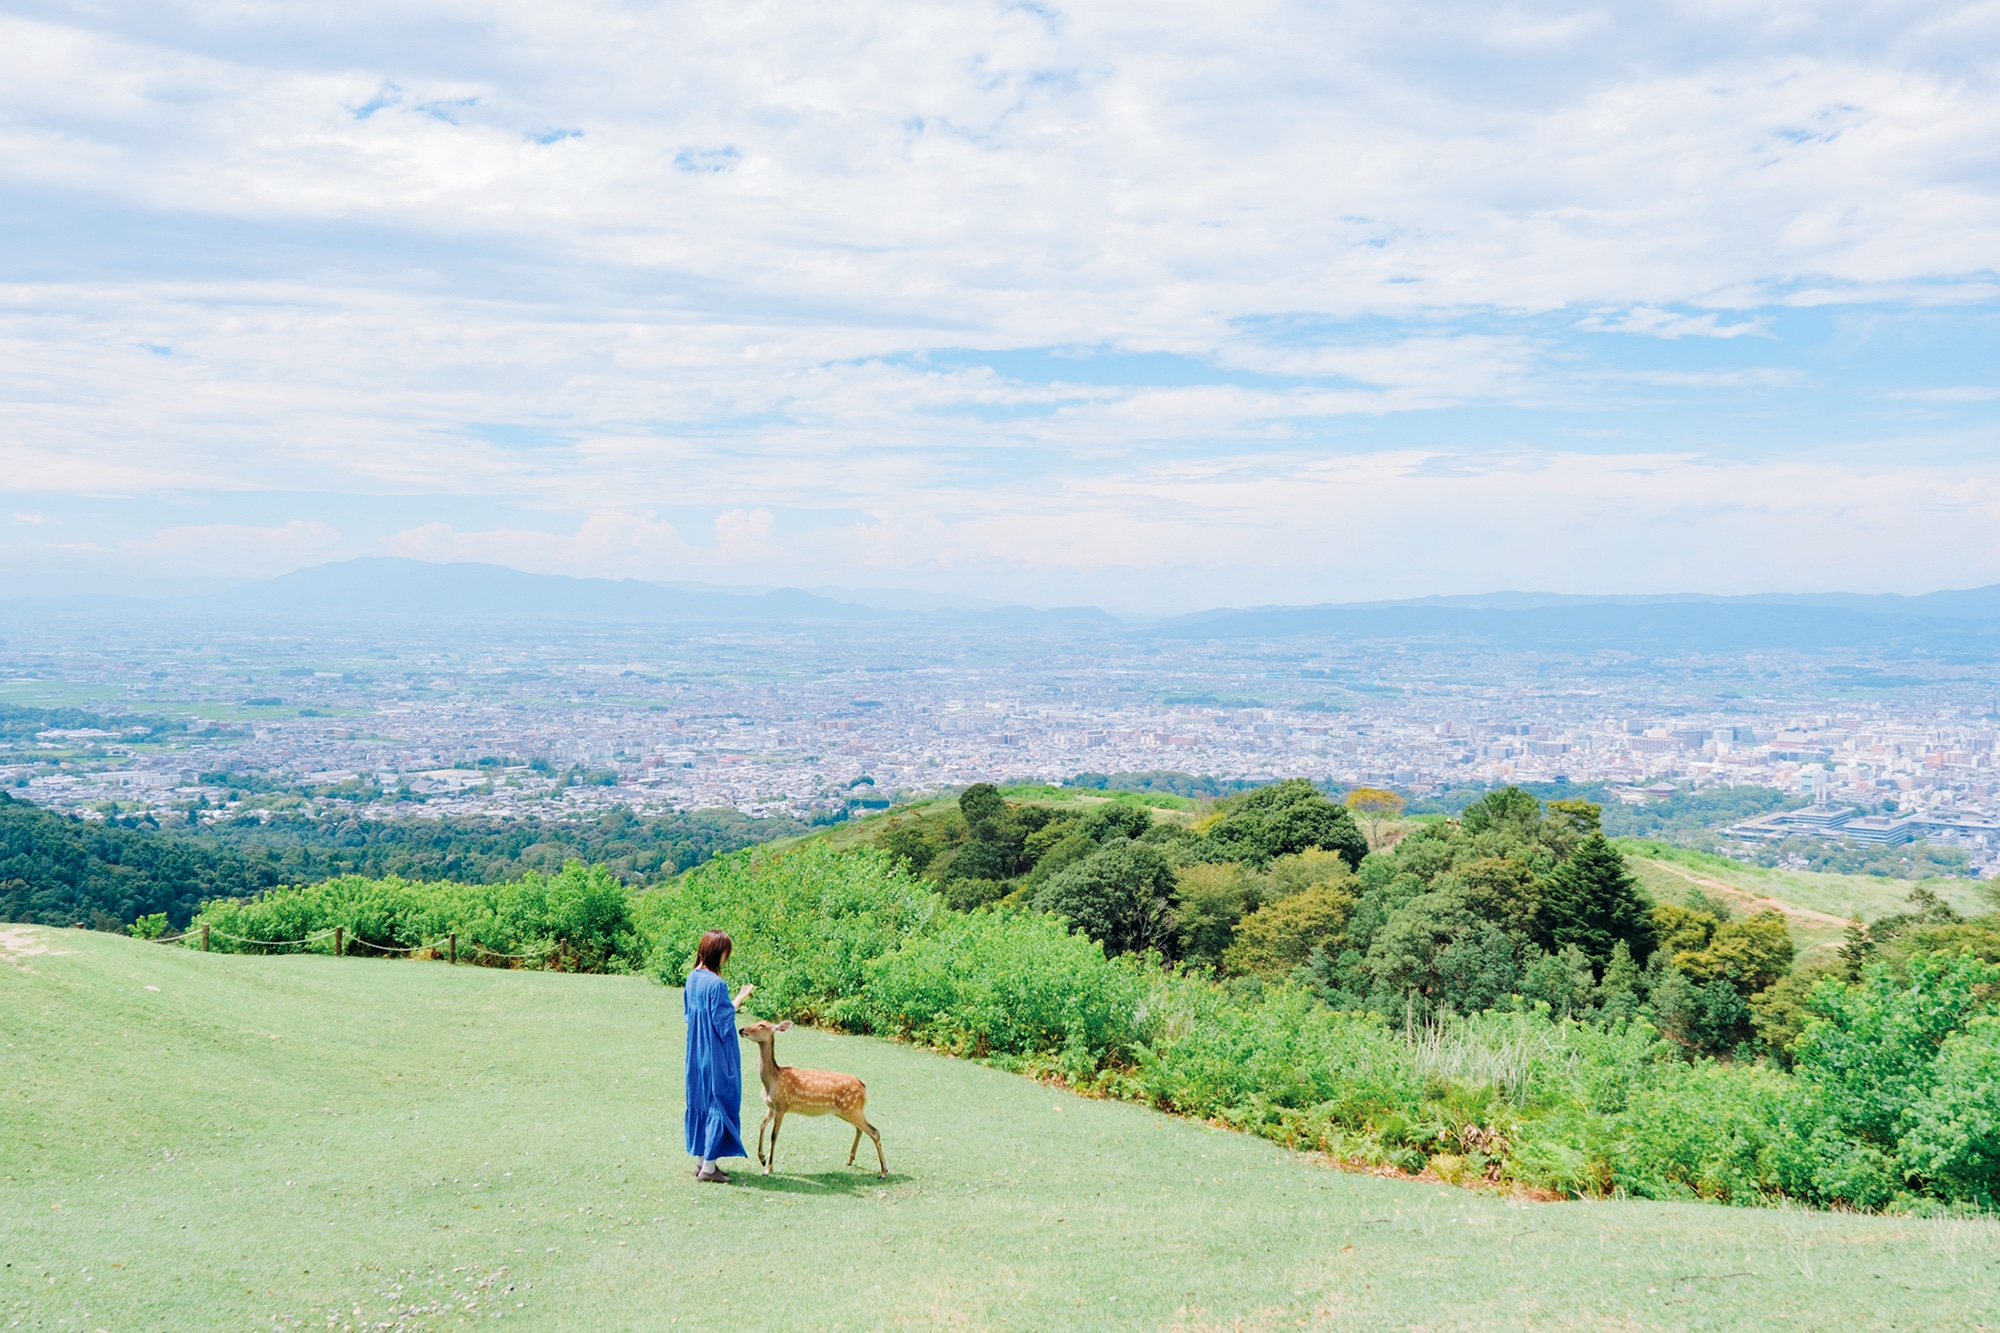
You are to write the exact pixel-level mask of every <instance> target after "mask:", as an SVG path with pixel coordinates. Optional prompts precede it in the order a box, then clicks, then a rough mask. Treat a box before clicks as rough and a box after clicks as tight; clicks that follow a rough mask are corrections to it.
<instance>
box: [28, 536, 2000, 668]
mask: <svg viewBox="0 0 2000 1333" xmlns="http://www.w3.org/2000/svg"><path fill="white" fill-rule="evenodd" d="M843 594H844V595H843ZM850 598H851V599H852V600H850ZM5 605H6V606H8V607H9V608H10V611H11V612H13V613H16V614H21V615H33V614H35V613H36V612H41V613H44V614H76V615H89V614H104V613H114V612H125V613H143V611H144V610H145V609H148V608H150V609H153V610H156V611H158V610H170V611H171V613H172V614H174V615H176V616H177V617H195V618H220V619H232V620H234V619H242V618H251V619H256V620H275V621H296V620H300V619H309V620H329V619H330V620H349V619H357V618H374V619H395V620H406V619H413V618H420V619H424V620H429V621H440V622H447V623H449V622H452V621H457V620H466V619H477V620H482V621H490V620H508V619H517V618H518V619H532V620H538V621H632V622H650V623H662V622H664V623H742V624H767V625H781V624H793V625H809V624H826V625H832V624H847V625H853V626H857V627H860V626H866V625H869V624H884V625H888V624H896V623H901V624H912V623H915V624H928V625H933V626H940V627H946V626H953V625H957V626H963V627H965V628H967V629H975V628H985V629H996V630H1024V631H1034V630H1040V631H1051V630H1062V631H1066V632H1078V631H1084V632H1100V633H1102V632H1113V633H1118V634H1120V635H1123V636H1136V637H1142V638H1152V637H1163V638H1176V639H1234V640H1246V639H1270V638H1291V637H1302V636H1311V637H1334V638H1346V639H1358V640H1389V639H1409V640H1430V641H1438V642H1464V643H1484V644H1491V645H1494V646H1496V647H1510V648H1517V647H1546V648H1551V649H1557V650H1565V651H1593V650H1602V649H1606V648H1629V649H1633V650H1636V651H1645V652H1659V651H1663V650H1664V651H1681V652H1687V651H1696V652H1699V651H1716V652H1723V651H1754V650H1757V649H1763V648H1803V649H1826V648H1839V647H1861V646H1888V645H1897V644H1900V645H1903V646H1906V647H1909V648H1912V649H1916V650H1920V651H1942V652H1957V651H1965V652H1972V653H1975V654H1979V655H1990V654H1992V653H1993V652H1994V651H1995V650H1996V649H2000V584H1995V585H1992V586H1989V587H1984V588H1971V589H1966V590H1963V591H1951V592H1934V593H1926V594H1924V595H1922V596H1917V597H1904V596H1899V595H1896V594H1864V593H1838V592H1835V593H1807V594H1791V593H1763V594H1750V595H1746V596H1732V597H1725V596H1711V595H1704V594H1683V595H1667V596H1625V597H1618V596H1611V597H1591V596H1574V595H1566V594H1560V593H1532V592H1495V593H1485V594H1479V595H1475V596H1460V597H1422V598H1414V599H1410V600H1406V601H1393V602H1348V603H1325V604H1321V605H1317V606H1260V607H1250V608H1234V607H1231V608H1221V609H1217V610H1212V611H1201V612H1196V613H1194V614H1191V615H1183V616H1174V617H1171V618H1167V619H1161V620H1153V621H1144V622H1141V621H1130V620H1120V619H1119V618H1117V617H1115V616H1112V615H1110V614H1108V613H1107V612H1105V611H1103V610H1100V609H1099V608H1097V607H1094V606H1082V607H1059V608H1054V609H1047V610H1040V609H1036V608H1032V607H1027V606H1009V605H999V604H995V603H990V602H984V603H982V602H979V601H977V600H976V599H972V598H958V599H953V598H948V597H935V596H930V595H926V594H915V593H901V592H894V591H884V590H880V589H873V590H867V591H865V592H856V593H846V592H845V590H841V589H831V588H825V589H820V590H816V591H811V592H808V591H804V590H801V589H798V588H777V589H772V590H769V591H755V590H746V589H729V588H717V587H712V586H704V585H699V584H683V585H678V586H676V585H670V584H664V583H649V582H645V581H642V580H638V579H588V578H571V577H568V576H566V575H560V574H529V573H524V572H522V571H520V570H517V569H509V568H506V567H504V566H501V565H490V564H473V563H460V564H433V563H430V562H428V561H422V560H406V559H400V558H396V557H386V556H385V557H371V558H364V559H357V560H345V561H341V562H339V563H336V564H327V565H317V566H314V567H312V568H309V569H301V570H296V571H294V572H292V573H289V574H283V575H280V576H279V577H277V578H273V579H266V580H262V581H259V582H255V583H248V584H244V585H241V586H239V587H235V588H231V589H228V590H225V591H221V592H210V593H204V594H201V595H199V596H188V597H177V598H171V599H150V600H149V599H137V598H122V599H114V598H34V599H18V600H16V601H13V602H10V603H6V604H5Z"/></svg>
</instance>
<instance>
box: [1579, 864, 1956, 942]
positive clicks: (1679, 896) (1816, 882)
mask: <svg viewBox="0 0 2000 1333" xmlns="http://www.w3.org/2000/svg"><path fill="white" fill-rule="evenodd" d="M1618 848H1619V850H1620V851H1622V852H1623V853H1624V854H1625V858H1626V862H1627V864H1629V865H1630V866H1631V868H1632V871H1633V873H1634V874H1635V875H1637V876H1638V877H1639V882H1640V883H1641V884H1642V885H1644V886H1645V888H1646V891H1647V892H1648V893H1649V894H1651V895H1652V896H1653V898H1654V899H1656V900H1658V901H1661V902H1672V903H1679V902H1685V901H1686V899H1687V895H1688V890H1690V889H1700V890H1701V891H1702V892H1703V893H1704V894H1706V895H1708V896H1709V897H1711V898H1716V899H1720V900H1721V901H1723V902H1725V903H1727V904H1728V905H1729V907H1730V909H1731V910H1732V911H1734V912H1735V913H1736V914H1737V915H1739V916H1744V915H1748V914H1749V913H1751V912H1762V911H1778V912H1783V913H1784V914H1785V917H1786V919H1787V920H1788V921H1789V922H1790V924H1791V928H1792V939H1793V942H1794V943H1796V944H1797V945H1798V946H1799V950H1800V960H1801V961H1802V962H1808V963H1810V962H1814V961H1817V960H1818V959H1820V958H1823V957H1825V956H1826V954H1827V953H1828V952H1830V951H1831V950H1834V949H1837V948H1839V947H1840V942H1841V940H1842V939H1843V938H1844V936H1845V934H1846V930H1847V923H1848V922H1849V921H1851V920H1859V921H1874V920H1876V919H1878V918H1880V917H1884V916H1889V915H1891V914H1893V913H1897V912H1904V911H1908V910H1909V905H1910V903H1909V898H1910V891H1911V890H1912V889H1916V888H1923V889H1927V890H1929V891H1930V892H1932V893H1935V894H1937V895H1938V896H1939V897H1940V898H1942V899H1943V900H1944V901H1945V902H1947V903H1949V904H1950V905H1951V906H1952V907H1953V908H1954V909H1955V910H1957V911H1959V912H1961V913H1963V914H1965V915H1967V916H1977V915H1979V914H1980V913H1982V912H1989V911H1991V910H1993V909H1992V906H1991V905H1990V902H1989V899H1988V897H1987V894H1986V892H1985V890H1986V889H1987V888H1989V887H1990V886H1989V885H1982V884H1980V883H1979V882H1977V881H1974V880H1967V879H1932V880H1922V881H1916V880H1907V879H1888V878H1885V877H1883V876H1880V875H1831V874H1825V873H1821V872H1817V871H1811V870H1774V869H1770V868H1767V867H1764V866H1755V865H1745V864H1743V863H1742V862H1739V861H1731V860H1728V859H1726V858H1723V857H1720V856H1710V855H1707V854H1705V853H1702V852H1696V851H1691V850H1689V849H1687V848H1685V847H1675V846H1672V845H1671V844H1668V843H1661V842H1655V841H1652V840H1651V839H1645V838H1621V839H1619V841H1618Z"/></svg>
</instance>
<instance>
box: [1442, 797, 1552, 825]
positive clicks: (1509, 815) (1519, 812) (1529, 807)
mask: <svg viewBox="0 0 2000 1333" xmlns="http://www.w3.org/2000/svg"><path fill="white" fill-rule="evenodd" d="M1541 818H1542V803H1541V802H1540V801H1538V800H1536V799H1535V798H1534V797H1533V796H1532V795H1530V794H1529V793H1527V792H1525V791H1522V790H1521V789H1520V788H1519V787H1502V788H1500V789H1499V790H1498V791H1490V792H1488V793H1486V795H1485V796H1483V797H1482V798H1480V799H1479V800H1477V801H1474V802H1473V803H1472V804H1471V805H1468V806H1466V807H1465V810H1464V812H1463V813H1461V814H1460V815H1459V817H1458V822H1459V825H1460V827H1462V828H1463V829H1464V830H1465V831H1466V832H1467V833H1490V832H1494V831H1497V830H1505V829H1511V830H1514V831H1515V832H1521V833H1525V832H1531V831H1532V830H1533V829H1534V828H1535V826H1536V825H1537V824H1539V823H1540V822H1541Z"/></svg>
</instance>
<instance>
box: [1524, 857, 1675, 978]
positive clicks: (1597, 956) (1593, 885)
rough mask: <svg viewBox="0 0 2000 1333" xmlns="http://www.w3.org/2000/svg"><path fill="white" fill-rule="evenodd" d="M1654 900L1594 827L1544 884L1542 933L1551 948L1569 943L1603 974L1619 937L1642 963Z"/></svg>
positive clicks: (1649, 937) (1649, 936) (1650, 931)
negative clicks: (1649, 898) (1594, 830)
mask: <svg viewBox="0 0 2000 1333" xmlns="http://www.w3.org/2000/svg"><path fill="white" fill-rule="evenodd" d="M1652 910H1653V904H1652V903H1651V902H1650V901H1648V900H1647V898H1646V895H1645V894H1644V893H1643V892H1642V891H1641V890H1640V888H1639V883H1638V881H1637V880H1635V879H1633V878H1632V872H1631V871H1629V870H1627V869H1626V868H1625V858H1624V857H1622V856H1620V855H1619V854H1618V849H1617V848H1615V847H1613V846H1612V845H1611V844H1610V843H1608V842H1606V841H1605V840H1604V835H1603V834H1601V833H1593V834H1592V835H1590V836H1589V837H1588V838H1585V839H1584V840H1583V841H1582V842H1581V843H1579V844H1578V845H1577V849H1576V851H1575V852H1573V853H1571V855H1570V858H1569V859H1568V860H1567V861H1564V862H1563V863H1562V864H1561V865H1558V866H1557V867H1556V868H1555V872H1554V873H1553V874H1551V875H1550V876H1549V878H1548V880H1547V882H1546V884H1545V885H1544V887H1543V891H1542V906H1541V914H1540V915H1541V923H1540V924H1541V934H1542V936H1543V938H1544V940H1545V941H1546V946H1545V947H1547V948H1548V950H1549V951H1550V952H1551V953H1553V952H1555V951H1557V950H1559V949H1561V948H1563V947H1564V946H1565V945H1570V944H1574V945H1576V946H1577V947H1578V948H1579V949H1582V950H1583V952H1584V954H1585V955H1586V956H1587V957H1588V958H1589V959H1590V964H1591V966H1592V967H1593V968H1594V969H1596V971H1597V972H1598V973H1599V975H1602V974H1603V972H1604V969H1605V966H1606V965H1607V964H1609V963H1610V961H1611V953H1612V950H1613V949H1615V948H1616V947H1617V945H1618V943H1619V941H1621V940H1622V941H1624V943H1625V947H1626V948H1627V949H1629V950H1631V954H1632V958H1633V959H1634V960H1635V961H1637V962H1639V963H1641V964H1643V963H1644V962H1645V960H1646V958H1647V957H1648V956H1650V955H1651V954H1652V952H1653V947H1654V936H1653V920H1652Z"/></svg>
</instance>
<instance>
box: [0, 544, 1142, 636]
mask: <svg viewBox="0 0 2000 1333" xmlns="http://www.w3.org/2000/svg"><path fill="white" fill-rule="evenodd" d="M864 595H866V594H864ZM871 600H878V599H875V598H871ZM879 600H887V601H892V602H893V601H894V600H895V599H894V597H893V595H892V596H889V597H884V598H880V599H879ZM8 605H11V606H13V607H16V608H20V609H22V610H24V611H30V612H32V611H41V612H44V613H58V614H60V613H63V612H65V611H74V612H80V613H100V614H101V613H117V612H123V613H134V612H143V611H144V610H146V609H153V610H160V609H168V608H170V609H171V610H172V612H173V613H174V614H176V615H180V616H189V615H192V616H198V617H212V618H226V619H241V618H253V619H257V620H301V619H305V620H349V619H358V618H372V619H396V620H404V619H415V618H420V619H424V620H434V621H446V622H449V621H454V620H470V619H477V620H508V619H533V620H563V621H577V620H592V621H607V620H608V621H641V622H654V623H658V622H670V623H683V622H685V623H730V622H741V623H746V624H813V623H822V624H824V623H851V624H866V623H869V622H876V621H898V620H907V619H910V618H913V617H921V618H922V619H924V620H927V621H933V622H940V623H964V624H966V625H968V626H987V627H992V628H1022V629H1032V628H1048V627H1056V626H1064V625H1072V626H1074V625H1086V626H1088V625H1102V626H1109V625H1115V624H1117V623H1118V622H1117V620H1116V618H1115V617H1113V616H1111V615H1108V614H1107V613H1105V612H1103V611H1100V610H1099V609H1098V608H1096V607H1094V606H1084V607H1056V608H1053V609H1048V610H1038V609H1036V608H1033V607H1027V606H1010V605H1003V604H999V603H987V604H985V605H984V606H979V607H976V608H975V607H967V606H963V605H952V604H951V599H946V598H936V599H928V598H925V597H923V596H922V595H921V594H905V595H904V605H903V606H894V605H892V606H886V607H885V606H879V605H867V604H864V603H862V602H859V601H843V600H840V599H839V598H836V597H829V596H826V595H824V593H814V592H805V591H802V590H800V589H798V588H775V589H771V590H769V591H761V592H750V591H743V590H732V589H722V588H713V587H705V586H703V585H699V584H696V585H682V586H674V585H671V584H664V583H648V582H645V581H644V580H641V579H579V578H571V577H569V576H568V575H564V574H529V573H525V572H523V571H521V570H518V569H509V568H507V567H506V566H504V565H489V564H478V563H472V562H464V563H455V564H435V563H432V562H430V561H425V560H406V559H402V558H400V557H395V556H371V557H364V558H361V559H356V560H342V561H339V562H337V563H334V564H327V565H314V566H312V567H311V568H308V569H299V570H294V571H292V572H291V573H289V574H281V575H279V576H278V577H276V578H273V579H263V580H260V581H258V582H255V583H246V584H242V585H240V586H238V587H234V588H229V589H226V590H223V591H220V592H210V593H203V594H201V595H199V596H191V597H177V598H170V599H159V598H153V599H140V598H102V597H100V598H48V597H40V598H28V599H21V600H18V601H16V602H13V603H10V604H8ZM912 605H914V606H917V607H924V608H927V609H922V610H915V609H908V608H909V607H910V606H912Z"/></svg>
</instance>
